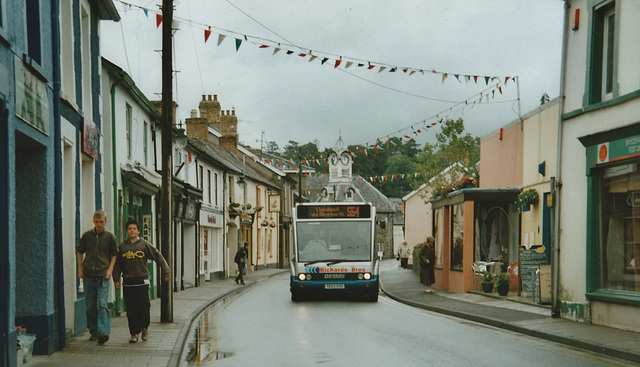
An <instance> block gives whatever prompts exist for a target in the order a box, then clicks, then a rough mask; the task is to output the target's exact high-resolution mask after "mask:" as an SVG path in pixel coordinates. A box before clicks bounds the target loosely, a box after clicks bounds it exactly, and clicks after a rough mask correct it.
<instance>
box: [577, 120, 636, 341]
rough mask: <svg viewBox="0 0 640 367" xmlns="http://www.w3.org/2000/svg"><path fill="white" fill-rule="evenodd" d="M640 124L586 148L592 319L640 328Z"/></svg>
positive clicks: (590, 140) (599, 137)
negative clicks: (639, 132)
mask: <svg viewBox="0 0 640 367" xmlns="http://www.w3.org/2000/svg"><path fill="white" fill-rule="evenodd" d="M638 131H640V123H636V124H634V125H630V126H627V127H624V128H619V129H616V130H613V131H608V132H605V133H601V134H595V135H590V136H587V137H584V138H580V139H579V140H580V142H581V143H582V144H583V145H584V147H585V148H586V153H587V159H586V163H587V164H586V176H587V195H588V198H587V223H588V225H587V233H586V236H587V274H586V280H587V299H588V300H589V301H590V303H591V317H592V321H593V322H594V323H597V324H608V325H611V326H615V327H620V328H624V329H629V330H635V331H637V330H640V308H639V307H638V306H640V171H639V170H638V164H640V135H638V134H637V132H638Z"/></svg>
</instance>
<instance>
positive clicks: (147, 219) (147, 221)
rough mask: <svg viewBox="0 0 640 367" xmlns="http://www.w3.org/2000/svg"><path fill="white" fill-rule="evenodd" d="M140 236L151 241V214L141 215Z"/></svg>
mask: <svg viewBox="0 0 640 367" xmlns="http://www.w3.org/2000/svg"><path fill="white" fill-rule="evenodd" d="M142 238H144V239H145V240H146V241H149V242H151V216H150V215H143V216H142Z"/></svg>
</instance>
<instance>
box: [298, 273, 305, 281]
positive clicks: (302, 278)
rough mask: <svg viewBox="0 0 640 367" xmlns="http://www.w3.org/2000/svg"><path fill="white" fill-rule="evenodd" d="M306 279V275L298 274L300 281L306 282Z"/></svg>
mask: <svg viewBox="0 0 640 367" xmlns="http://www.w3.org/2000/svg"><path fill="white" fill-rule="evenodd" d="M305 278H306V277H305V275H304V274H302V273H300V274H298V279H300V280H301V281H304V280H305Z"/></svg>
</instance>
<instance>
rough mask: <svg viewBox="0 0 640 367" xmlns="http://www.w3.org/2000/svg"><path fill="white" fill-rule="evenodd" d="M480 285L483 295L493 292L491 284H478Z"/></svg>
mask: <svg viewBox="0 0 640 367" xmlns="http://www.w3.org/2000/svg"><path fill="white" fill-rule="evenodd" d="M480 284H481V285H482V291H483V292H484V293H491V292H493V283H480Z"/></svg>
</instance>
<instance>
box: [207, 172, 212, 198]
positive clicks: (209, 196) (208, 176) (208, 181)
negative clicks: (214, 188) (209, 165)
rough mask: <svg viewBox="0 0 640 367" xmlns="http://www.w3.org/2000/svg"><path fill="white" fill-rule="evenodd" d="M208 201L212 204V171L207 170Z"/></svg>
mask: <svg viewBox="0 0 640 367" xmlns="http://www.w3.org/2000/svg"><path fill="white" fill-rule="evenodd" d="M207 200H208V202H209V204H211V170H210V169H208V170H207Z"/></svg>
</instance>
